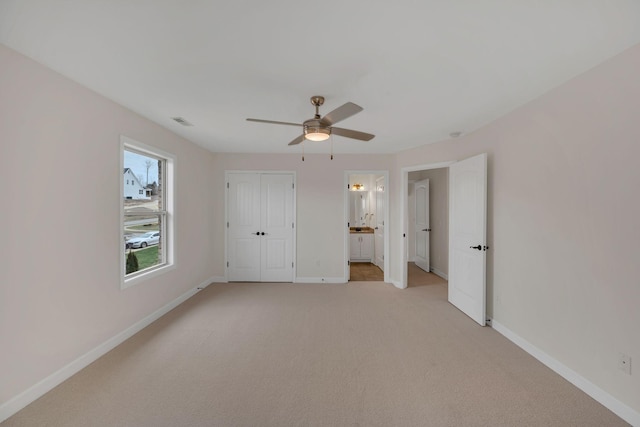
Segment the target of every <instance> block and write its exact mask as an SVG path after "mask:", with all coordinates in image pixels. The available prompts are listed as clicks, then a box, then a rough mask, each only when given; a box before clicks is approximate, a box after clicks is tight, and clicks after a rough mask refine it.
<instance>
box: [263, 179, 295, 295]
mask: <svg viewBox="0 0 640 427" xmlns="http://www.w3.org/2000/svg"><path fill="white" fill-rule="evenodd" d="M261 187H262V190H261V203H260V204H261V210H262V215H261V216H262V218H261V221H262V225H261V227H260V231H261V233H260V234H261V235H260V240H261V255H262V256H261V266H260V267H261V268H260V280H261V281H263V282H292V281H293V176H292V175H290V174H289V175H272V174H268V175H266V174H265V175H262V182H261ZM263 232H264V233H265V234H264V235H262V233H263Z"/></svg>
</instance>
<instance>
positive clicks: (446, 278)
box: [431, 267, 449, 280]
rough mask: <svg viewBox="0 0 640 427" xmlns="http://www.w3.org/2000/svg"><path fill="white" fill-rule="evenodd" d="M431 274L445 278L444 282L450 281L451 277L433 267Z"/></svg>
mask: <svg viewBox="0 0 640 427" xmlns="http://www.w3.org/2000/svg"><path fill="white" fill-rule="evenodd" d="M431 272H432V273H433V274H435V275H436V276H439V277H441V278H443V279H444V280H449V276H448V275H446V274H444V273H443V272H442V271H440V270H438V269H437V268H433V267H431Z"/></svg>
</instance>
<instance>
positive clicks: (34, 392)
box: [0, 277, 217, 423]
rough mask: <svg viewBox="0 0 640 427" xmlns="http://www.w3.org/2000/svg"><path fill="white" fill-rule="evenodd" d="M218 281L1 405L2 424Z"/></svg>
mask: <svg viewBox="0 0 640 427" xmlns="http://www.w3.org/2000/svg"><path fill="white" fill-rule="evenodd" d="M216 279H217V278H214V277H211V278H209V279H207V280H205V281H204V282H202V283H200V284H199V285H198V286H196V287H195V288H193V289H190V290H189V291H187V292H185V293H184V294H182V295H180V296H179V297H178V298H176V299H174V300H173V301H171V302H169V303H168V304H166V305H165V306H164V307H161V308H159V309H158V310H156V311H154V312H153V313H151V314H150V315H148V316H147V317H145V318H143V319H142V320H140V321H138V322H136V323H135V324H133V325H131V326H130V327H128V328H127V329H125V330H124V331H122V332H120V333H119V334H117V335H115V336H114V337H112V338H110V339H108V340H107V341H105V342H104V343H102V344H100V345H99V346H97V347H95V348H94V349H93V350H90V351H89V352H87V353H85V354H84V355H82V356H80V357H78V358H77V359H76V360H74V361H72V362H71V363H69V364H68V365H66V366H64V367H62V368H61V369H59V370H57V371H56V372H54V373H53V374H51V375H49V376H48V377H46V378H44V379H42V380H41V381H40V382H38V383H36V384H35V385H33V386H31V387H29V388H28V389H26V390H25V391H23V392H22V393H20V394H18V395H17V396H14V397H13V398H11V399H9V400H8V401H6V402H5V403H3V404H2V405H0V423H1V422H2V421H4V420H6V419H7V418H9V417H10V416H12V415H14V414H15V413H16V412H18V411H19V410H21V409H22V408H24V407H25V406H27V405H28V404H30V403H31V402H33V401H34V400H36V399H38V398H39V397H41V396H43V395H44V394H45V393H47V392H49V391H50V390H52V389H53V388H54V387H56V386H57V385H59V384H61V383H62V382H64V381H66V380H67V379H69V378H70V377H72V376H73V375H74V374H76V373H78V372H80V371H81V370H82V369H84V368H85V367H87V366H88V365H89V364H91V363H93V362H95V361H96V360H98V359H99V358H100V357H101V356H103V355H105V354H106V353H107V352H109V351H111V350H113V349H114V348H115V347H117V346H118V345H120V344H122V343H123V342H124V341H126V340H127V339H129V338H131V337H132V336H133V335H135V334H136V333H138V332H140V331H141V330H142V329H144V328H146V327H147V326H149V325H150V324H151V323H153V322H154V321H156V320H158V319H159V318H160V317H162V316H163V315H165V314H166V313H168V312H169V311H171V310H173V309H174V308H176V307H177V306H179V305H180V304H182V303H183V302H185V301H186V300H188V299H189V298H191V297H192V296H193V295H195V294H196V293H198V291H200V290H202V289H204V288H206V287H207V286H209V284H211V283H212V282H216Z"/></svg>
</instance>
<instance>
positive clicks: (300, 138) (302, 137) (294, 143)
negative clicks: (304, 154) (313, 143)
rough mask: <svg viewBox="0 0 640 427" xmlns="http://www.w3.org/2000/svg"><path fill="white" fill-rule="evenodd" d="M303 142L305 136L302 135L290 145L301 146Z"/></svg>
mask: <svg viewBox="0 0 640 427" xmlns="http://www.w3.org/2000/svg"><path fill="white" fill-rule="evenodd" d="M302 141H304V134H302V135H300V136H299V137H297V138H296V139H294V140H293V141H291V142H290V143H289V145H298V144H300V143H301V142H302Z"/></svg>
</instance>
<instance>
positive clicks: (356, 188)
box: [344, 171, 389, 282]
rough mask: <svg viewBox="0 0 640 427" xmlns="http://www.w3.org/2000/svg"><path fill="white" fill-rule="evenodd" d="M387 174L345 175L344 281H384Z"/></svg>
mask: <svg viewBox="0 0 640 427" xmlns="http://www.w3.org/2000/svg"><path fill="white" fill-rule="evenodd" d="M387 182H388V172H387V171H346V172H345V198H344V200H345V224H346V227H345V255H346V259H345V281H386V282H388V280H389V279H388V270H389V267H388V258H389V257H388V254H387V253H388V247H389V244H388V238H389V237H388V230H387V227H386V219H387V218H388V215H389V214H388V205H389V203H388V198H389V195H388V191H387Z"/></svg>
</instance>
